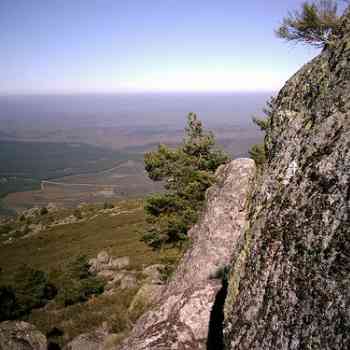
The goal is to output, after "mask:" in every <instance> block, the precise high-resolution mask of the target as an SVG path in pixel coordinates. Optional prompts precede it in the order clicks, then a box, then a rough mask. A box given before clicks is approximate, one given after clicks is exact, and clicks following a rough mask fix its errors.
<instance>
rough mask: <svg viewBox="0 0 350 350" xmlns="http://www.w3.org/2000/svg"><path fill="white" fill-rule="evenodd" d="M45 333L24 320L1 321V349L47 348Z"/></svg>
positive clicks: (27, 349)
mask: <svg viewBox="0 0 350 350" xmlns="http://www.w3.org/2000/svg"><path fill="white" fill-rule="evenodd" d="M46 349H47V341H46V337H45V336H44V334H42V333H41V332H39V331H38V330H37V328H36V327H34V326H33V325H31V324H30V323H27V322H22V321H5V322H2V323H0V350H46Z"/></svg>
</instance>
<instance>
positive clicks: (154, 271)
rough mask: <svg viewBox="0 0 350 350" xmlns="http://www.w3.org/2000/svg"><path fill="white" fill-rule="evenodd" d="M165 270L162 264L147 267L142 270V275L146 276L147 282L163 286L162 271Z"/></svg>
mask: <svg viewBox="0 0 350 350" xmlns="http://www.w3.org/2000/svg"><path fill="white" fill-rule="evenodd" d="M162 268H164V265H162V264H155V265H150V266H147V267H146V268H144V269H143V270H142V273H143V274H144V275H145V276H146V281H147V282H148V283H153V284H162V279H161V274H160V271H159V270H160V269H162Z"/></svg>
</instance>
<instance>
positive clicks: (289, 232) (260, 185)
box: [224, 12, 350, 350]
mask: <svg viewBox="0 0 350 350" xmlns="http://www.w3.org/2000/svg"><path fill="white" fill-rule="evenodd" d="M265 144H266V147H267V151H268V161H267V164H266V166H265V169H264V171H263V173H262V175H261V176H259V178H258V181H257V184H256V188H255V191H254V193H253V196H252V203H251V207H250V208H251V209H250V213H249V222H250V228H249V230H247V233H246V236H245V241H244V242H243V244H242V246H241V248H240V249H239V250H238V251H237V252H236V253H235V257H234V259H233V264H232V269H231V274H230V279H229V287H228V296H227V298H226V304H225V328H224V341H225V346H226V349H232V350H233V349H234V350H236V349H237V350H245V349H247V350H248V349H249V350H258V349H259V350H274V349H276V350H277V349H278V350H292V349H293V350H294V349H335V350H337V349H339V350H340V349H349V346H350V217H349V215H350V187H349V183H350V13H349V12H348V13H347V15H345V16H344V18H343V25H342V30H341V32H340V33H339V34H338V36H336V37H334V38H333V40H332V42H331V43H330V44H329V45H328V46H327V47H326V48H325V49H324V50H323V51H322V53H321V54H320V55H319V56H318V57H316V58H315V59H314V60H312V61H311V62H310V63H308V64H306V65H305V66H304V67H303V68H302V69H301V70H300V71H299V72H298V73H297V74H295V75H294V76H293V77H292V78H291V79H290V80H289V81H288V82H287V83H286V85H285V86H284V88H283V89H282V90H281V91H280V93H279V95H278V97H277V99H276V101H275V102H274V104H273V108H272V115H271V123H270V126H269V128H268V130H267V134H266V138H265Z"/></svg>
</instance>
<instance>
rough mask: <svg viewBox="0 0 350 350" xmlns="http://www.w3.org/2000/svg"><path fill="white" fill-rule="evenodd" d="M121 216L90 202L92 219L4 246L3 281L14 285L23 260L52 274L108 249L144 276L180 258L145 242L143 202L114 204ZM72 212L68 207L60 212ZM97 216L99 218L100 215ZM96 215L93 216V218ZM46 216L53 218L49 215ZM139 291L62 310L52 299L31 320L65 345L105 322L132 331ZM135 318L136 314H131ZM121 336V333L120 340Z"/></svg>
mask: <svg viewBox="0 0 350 350" xmlns="http://www.w3.org/2000/svg"><path fill="white" fill-rule="evenodd" d="M114 204H115V206H116V208H117V209H116V211H117V212H118V211H119V212H120V214H118V215H115V216H111V215H109V214H108V211H107V212H105V213H103V212H101V208H96V207H94V206H90V207H89V208H85V209H84V211H85V212H88V215H89V216H90V219H88V220H86V221H84V222H81V223H75V224H68V225H63V226H57V227H54V228H51V229H49V230H47V231H43V232H40V233H38V234H37V235H35V236H33V237H30V238H25V239H21V238H19V239H16V240H15V241H14V243H12V244H6V245H4V244H1V245H0V267H1V269H2V273H1V275H0V282H2V283H10V282H11V280H12V276H13V274H14V272H15V271H16V270H17V269H18V267H19V266H20V265H22V264H23V263H25V264H28V265H30V266H32V267H33V268H35V269H39V270H44V271H47V272H52V271H54V270H56V269H60V268H62V267H63V266H64V265H66V264H67V262H69V261H72V260H73V259H75V258H76V257H77V256H78V255H87V256H88V257H89V258H90V257H96V255H97V254H98V253H99V252H100V251H101V250H106V251H107V252H108V253H109V254H110V255H112V256H114V257H120V256H129V257H130V262H131V264H130V266H129V267H128V268H129V269H132V270H136V271H137V276H138V278H142V276H143V275H142V273H141V271H142V269H143V268H144V267H145V266H148V265H151V264H156V263H162V262H164V261H172V260H176V259H177V258H178V257H179V254H180V253H179V251H178V250H177V249H166V250H164V251H162V252H156V251H154V250H152V249H150V248H149V247H148V246H147V245H146V244H144V243H143V242H141V241H140V237H141V234H142V232H143V228H144V224H145V221H144V212H143V207H142V201H140V200H128V201H118V202H115V203H114ZM62 213H64V215H68V214H70V212H69V211H67V210H65V211H62V212H58V213H55V214H54V215H55V216H62V215H63V214H62ZM96 215H97V216H96ZM91 218H92V219H91ZM43 220H48V218H47V217H45V218H43ZM136 292H137V290H135V289H132V290H125V291H117V293H116V294H115V295H112V296H99V297H94V298H92V299H90V300H89V301H88V302H86V303H83V304H76V305H72V306H69V307H66V308H62V307H61V306H59V305H57V304H56V303H55V302H51V303H50V304H48V305H47V306H46V307H45V308H43V309H38V310H34V311H33V312H32V314H31V315H30V316H29V318H28V320H29V322H31V323H33V324H35V325H37V326H38V328H39V329H40V330H42V331H43V332H44V333H45V334H46V333H47V332H49V331H50V330H52V329H53V328H54V327H56V328H58V329H60V330H61V331H63V335H62V336H60V337H58V339H57V340H56V341H57V342H59V343H60V344H61V345H62V344H64V343H66V342H67V341H69V340H71V339H72V338H73V337H75V336H77V335H79V334H81V333H86V332H89V331H92V330H94V329H96V328H97V327H100V326H101V324H102V323H103V322H107V324H108V326H109V327H110V328H111V330H112V331H113V332H115V333H123V334H124V335H125V334H126V332H127V331H128V329H129V328H130V325H131V321H130V319H132V320H134V319H135V315H132V317H131V318H129V316H128V311H127V310H128V308H129V305H130V303H131V301H132V298H133V297H134V295H135V294H136ZM130 316H131V315H130ZM121 338H122V337H118V341H119V340H120V339H121Z"/></svg>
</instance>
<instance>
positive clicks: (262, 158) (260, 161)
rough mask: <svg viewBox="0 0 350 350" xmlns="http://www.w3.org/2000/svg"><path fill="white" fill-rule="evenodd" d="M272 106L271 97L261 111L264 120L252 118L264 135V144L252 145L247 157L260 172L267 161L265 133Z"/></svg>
mask: <svg viewBox="0 0 350 350" xmlns="http://www.w3.org/2000/svg"><path fill="white" fill-rule="evenodd" d="M273 105H274V98H273V97H271V98H270V100H269V101H267V103H266V107H265V108H264V109H263V112H264V114H265V118H262V119H260V118H256V117H253V122H254V124H256V125H257V126H258V127H259V128H260V130H261V131H263V132H264V133H265V142H264V143H261V144H256V145H253V146H252V147H251V149H250V150H249V155H250V157H251V158H252V159H253V160H254V161H255V164H256V167H257V169H258V170H261V169H262V168H263V166H264V164H265V163H266V161H267V147H266V141H267V133H268V130H269V128H270V126H271V116H272V110H273Z"/></svg>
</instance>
